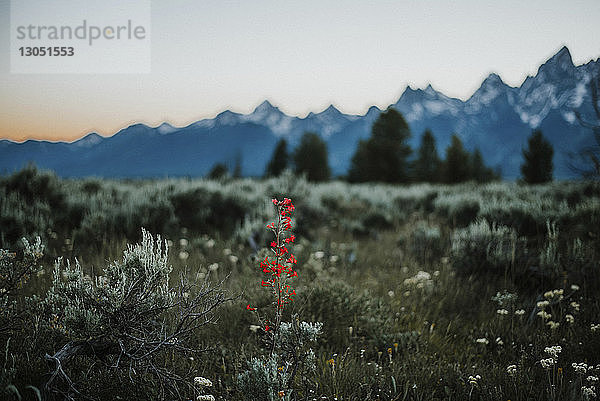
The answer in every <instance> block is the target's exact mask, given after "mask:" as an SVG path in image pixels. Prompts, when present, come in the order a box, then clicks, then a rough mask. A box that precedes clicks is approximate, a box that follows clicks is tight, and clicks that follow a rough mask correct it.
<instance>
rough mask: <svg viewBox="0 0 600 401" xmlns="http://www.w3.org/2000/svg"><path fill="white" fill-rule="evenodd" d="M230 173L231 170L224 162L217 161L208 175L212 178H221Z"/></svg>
mask: <svg viewBox="0 0 600 401" xmlns="http://www.w3.org/2000/svg"><path fill="white" fill-rule="evenodd" d="M228 173H229V170H228V169H227V166H226V165H225V164H224V163H215V165H214V166H213V167H212V168H211V169H210V171H209V172H208V174H207V177H208V178H209V179H211V180H220V179H222V178H225V177H227V174H228Z"/></svg>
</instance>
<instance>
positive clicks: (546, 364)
mask: <svg viewBox="0 0 600 401" xmlns="http://www.w3.org/2000/svg"><path fill="white" fill-rule="evenodd" d="M544 352H545V353H546V354H548V355H550V358H547V359H542V360H541V361H540V364H541V365H542V368H544V369H550V368H552V367H553V366H554V365H556V362H558V354H560V353H561V352H562V347H561V346H560V345H554V346H552V347H546V348H544Z"/></svg>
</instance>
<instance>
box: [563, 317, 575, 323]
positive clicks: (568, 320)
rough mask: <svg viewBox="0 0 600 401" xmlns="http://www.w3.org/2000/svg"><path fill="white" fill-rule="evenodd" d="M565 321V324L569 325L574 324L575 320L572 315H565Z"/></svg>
mask: <svg viewBox="0 0 600 401" xmlns="http://www.w3.org/2000/svg"><path fill="white" fill-rule="evenodd" d="M565 320H566V321H567V323H569V324H573V323H575V318H574V317H573V315H565Z"/></svg>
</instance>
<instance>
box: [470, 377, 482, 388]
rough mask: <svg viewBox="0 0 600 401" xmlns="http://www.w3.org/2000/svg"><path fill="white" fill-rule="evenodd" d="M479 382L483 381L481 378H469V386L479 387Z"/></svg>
mask: <svg viewBox="0 0 600 401" xmlns="http://www.w3.org/2000/svg"><path fill="white" fill-rule="evenodd" d="M479 380H481V376H479V375H476V376H469V384H470V385H471V386H477V385H478V384H479Z"/></svg>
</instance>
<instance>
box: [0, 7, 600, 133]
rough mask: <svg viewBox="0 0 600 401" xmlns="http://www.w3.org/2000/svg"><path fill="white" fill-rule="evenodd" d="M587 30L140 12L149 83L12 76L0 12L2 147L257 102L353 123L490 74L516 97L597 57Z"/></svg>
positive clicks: (370, 12) (262, 10)
mask: <svg viewBox="0 0 600 401" xmlns="http://www.w3.org/2000/svg"><path fill="white" fill-rule="evenodd" d="M82 3H83V2H82ZM598 21H600V1H598V0H581V1H553V0H543V1H537V0H535V1H523V0H520V1H512V0H511V1H501V2H498V1H481V0H465V1H377V0H373V1H359V0H347V1H328V0H320V1H317V0H304V1H301V2H299V1H266V0H258V1H223V0H214V1H213V0H210V1H183V0H168V1H167V0H165V1H152V6H151V60H152V62H151V73H141V74H13V73H11V72H10V71H11V67H10V64H11V63H10V54H9V53H10V50H9V42H10V34H11V31H10V29H11V28H10V25H11V24H10V2H9V1H7V0H0V26H1V27H2V28H0V29H1V32H2V38H1V40H0V43H1V47H0V87H1V88H2V89H1V91H2V92H1V97H0V138H3V139H12V140H18V141H21V140H25V139H28V138H35V139H49V140H74V139H76V138H79V137H81V136H83V135H85V134H87V133H89V132H92V131H95V132H98V133H100V134H101V135H104V136H108V135H112V134H114V133H115V132H116V131H117V130H119V129H120V128H123V127H126V126H128V125H129V124H131V123H134V122H144V123H146V124H148V125H151V126H155V125H158V124H160V123H161V122H163V121H167V122H169V123H171V124H173V125H176V126H183V125H187V124H189V123H191V122H194V121H197V120H200V119H203V118H209V117H214V116H215V115H216V114H217V113H219V112H221V111H223V110H226V109H229V110H233V111H236V112H242V113H248V112H251V111H252V110H253V109H254V108H255V107H256V106H257V105H258V104H260V103H261V102H262V101H263V100H265V99H268V100H269V101H270V102H271V103H273V104H274V105H275V106H278V107H279V108H280V109H281V110H282V111H284V112H285V113H287V114H290V115H297V116H305V115H306V114H307V113H308V112H310V111H313V112H319V111H322V110H323V109H325V108H326V107H327V106H328V105H329V104H333V105H334V106H336V107H337V108H338V109H340V110H341V111H342V112H345V113H353V114H363V113H365V112H366V110H367V109H368V107H369V106H371V105H377V106H379V107H381V108H385V107H387V106H388V105H389V104H391V103H393V102H395V101H396V100H397V99H398V97H399V96H400V94H401V93H402V92H403V90H404V88H405V87H406V86H407V85H410V86H412V87H413V88H424V87H425V86H427V84H429V83H431V85H432V86H433V87H434V88H435V89H437V90H439V91H441V92H443V93H444V94H446V95H448V96H453V97H458V98H460V99H463V100H465V99H467V98H468V97H469V96H470V95H471V94H472V93H473V92H474V91H475V90H476V89H477V88H478V87H479V85H480V84H481V82H482V80H483V79H485V77H486V76H487V75H488V74H489V73H491V72H496V73H498V74H499V75H500V76H501V77H502V79H503V80H504V81H505V82H506V83H507V84H509V85H511V86H519V85H520V84H521V83H522V82H523V80H524V79H525V78H526V77H527V75H534V74H535V73H536V71H537V68H538V67H539V65H540V64H541V63H542V62H544V61H545V60H546V59H548V58H549V57H551V56H552V55H553V54H554V53H556V52H557V51H558V50H559V49H560V48H561V47H562V46H565V45H566V46H567V47H568V48H569V50H570V51H571V54H572V56H573V61H574V63H575V64H582V63H586V62H588V61H590V60H592V59H594V60H595V59H597V58H598V57H600V34H599V32H598ZM57 22H58V21H57Z"/></svg>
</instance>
